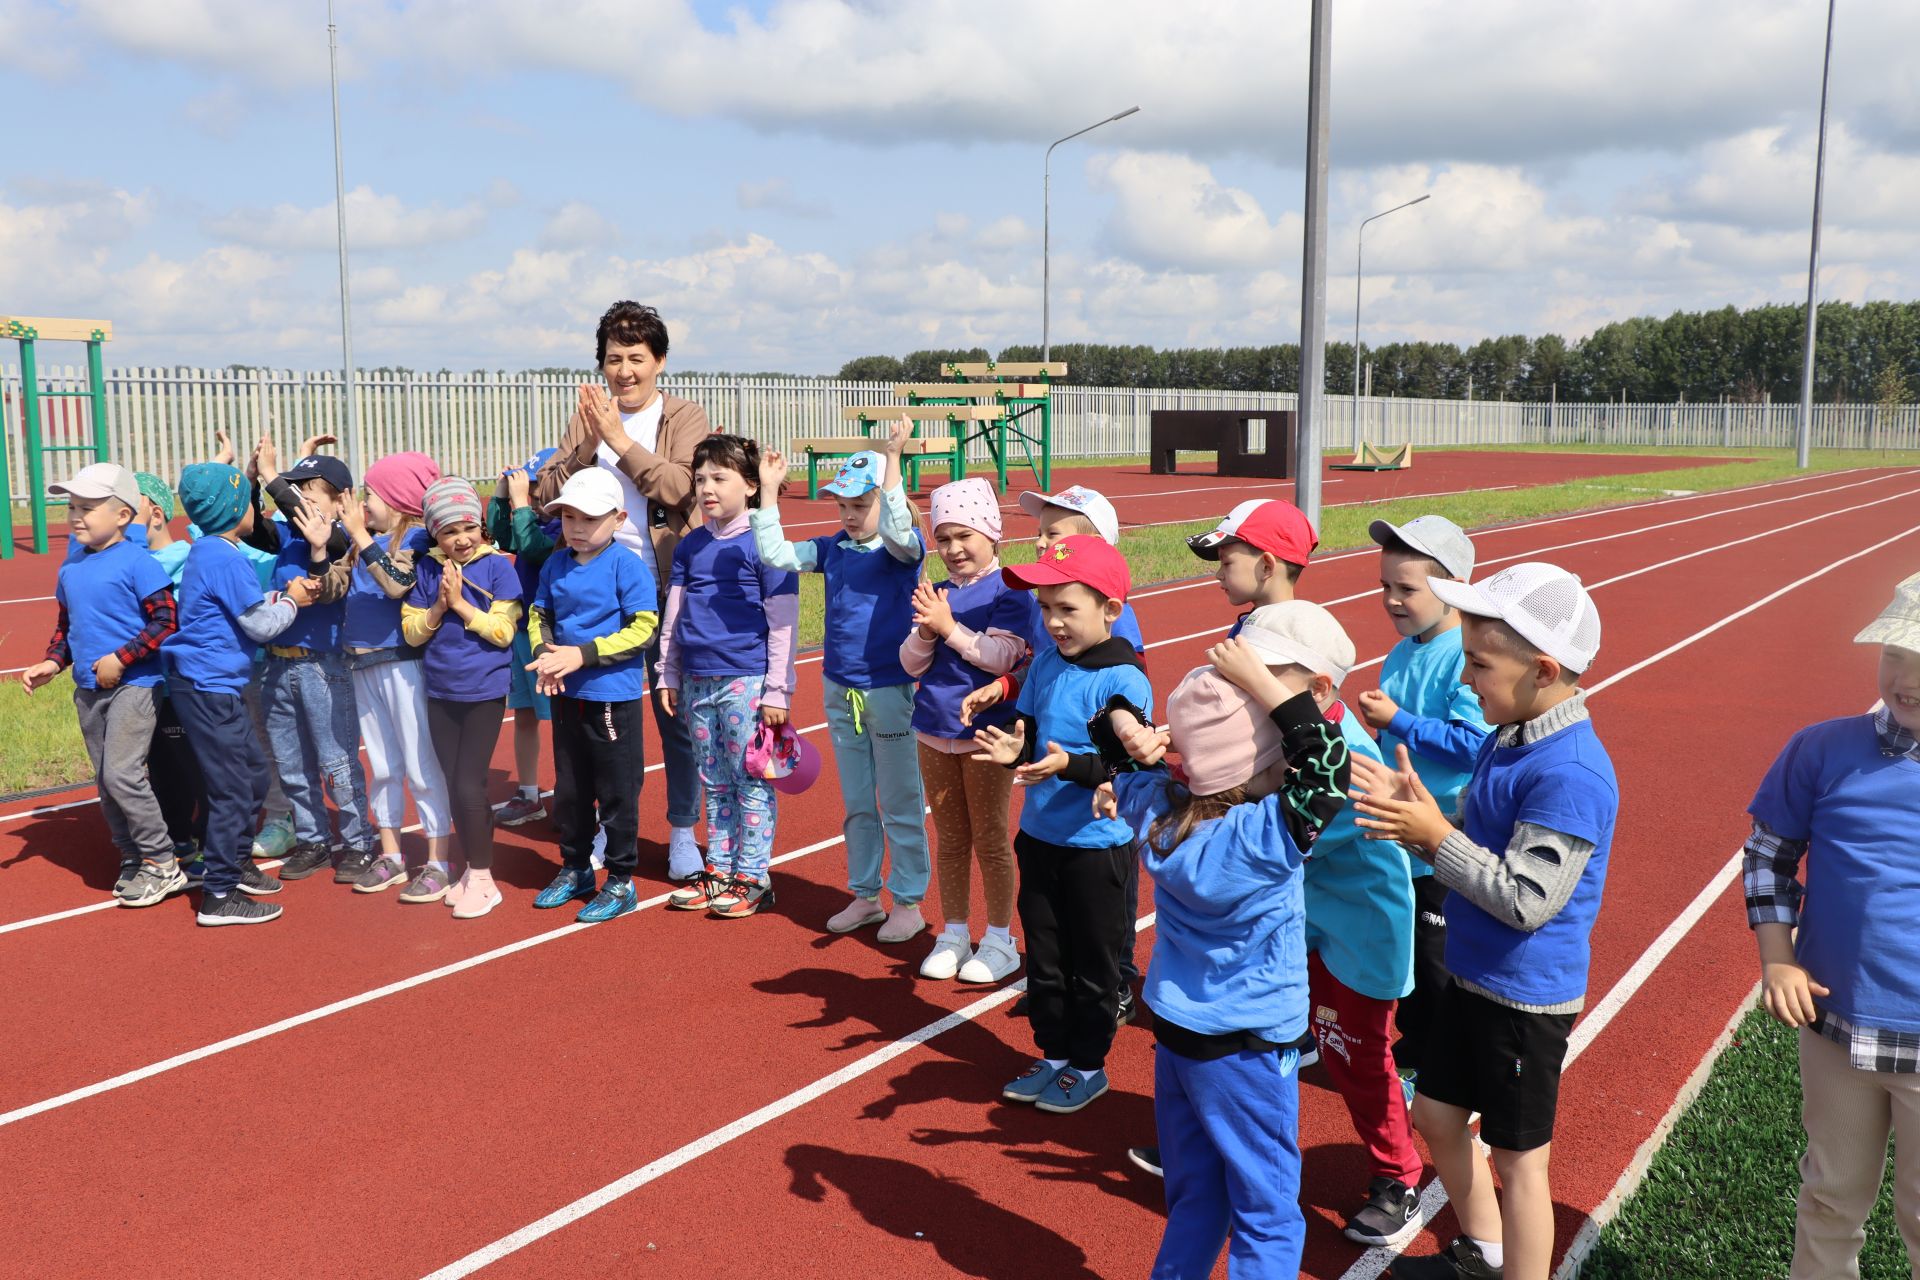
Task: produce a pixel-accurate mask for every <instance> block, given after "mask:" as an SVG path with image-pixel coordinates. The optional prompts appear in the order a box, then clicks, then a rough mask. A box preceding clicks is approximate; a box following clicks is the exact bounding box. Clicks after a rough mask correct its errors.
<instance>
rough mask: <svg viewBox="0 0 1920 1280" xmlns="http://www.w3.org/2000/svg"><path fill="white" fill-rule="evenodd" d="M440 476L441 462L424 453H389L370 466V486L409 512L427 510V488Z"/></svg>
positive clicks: (395, 507) (382, 496) (381, 499)
mask: <svg viewBox="0 0 1920 1280" xmlns="http://www.w3.org/2000/svg"><path fill="white" fill-rule="evenodd" d="M439 478H440V464H439V463H437V462H435V461H434V460H433V459H432V458H429V457H428V456H427V455H426V454H424V453H390V454H388V455H387V456H386V457H384V458H382V459H380V461H378V462H376V463H374V464H373V465H372V466H370V467H368V468H367V488H369V489H371V490H373V491H374V492H375V493H377V494H379V495H380V501H382V502H384V503H386V504H387V505H388V506H390V507H392V508H393V509H394V510H395V511H400V512H404V513H405V514H407V515H410V516H420V515H422V514H424V507H423V505H422V503H423V500H424V499H425V498H426V496H427V489H428V488H429V487H430V486H431V485H432V484H433V483H434V481H436V480H438V479H439Z"/></svg>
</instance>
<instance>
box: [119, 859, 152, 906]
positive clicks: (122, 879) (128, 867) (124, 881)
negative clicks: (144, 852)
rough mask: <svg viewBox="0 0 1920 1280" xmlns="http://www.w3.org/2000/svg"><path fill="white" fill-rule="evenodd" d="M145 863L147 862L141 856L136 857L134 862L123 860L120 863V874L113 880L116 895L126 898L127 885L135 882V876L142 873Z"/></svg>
mask: <svg viewBox="0 0 1920 1280" xmlns="http://www.w3.org/2000/svg"><path fill="white" fill-rule="evenodd" d="M144 865H146V864H145V863H144V862H142V861H141V860H140V859H139V858H135V859H134V860H133V861H132V862H123V863H121V864H120V874H119V875H118V876H115V877H114V881H113V896H114V897H116V898H124V897H126V896H127V886H128V885H130V884H132V883H133V880H134V877H135V876H137V875H139V874H140V868H141V867H142V866H144Z"/></svg>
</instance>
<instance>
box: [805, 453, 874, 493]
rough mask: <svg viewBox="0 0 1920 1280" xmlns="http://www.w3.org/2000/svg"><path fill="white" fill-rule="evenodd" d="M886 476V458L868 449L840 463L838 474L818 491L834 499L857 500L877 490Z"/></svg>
mask: <svg viewBox="0 0 1920 1280" xmlns="http://www.w3.org/2000/svg"><path fill="white" fill-rule="evenodd" d="M886 474H887V456H886V455H885V454H883V453H875V452H874V451H873V450H872V449H868V450H867V451H866V452H865V453H856V454H854V455H853V456H852V457H851V458H848V459H847V460H846V461H845V462H843V463H841V464H840V470H839V473H838V474H836V475H835V476H834V477H833V479H832V480H831V481H830V482H828V483H826V484H823V485H821V486H820V490H821V492H822V493H831V494H833V495H834V496H836V497H841V498H857V497H859V496H860V495H861V494H863V493H872V492H873V491H874V490H875V489H878V488H879V487H880V482H881V481H882V480H884V479H885V478H886Z"/></svg>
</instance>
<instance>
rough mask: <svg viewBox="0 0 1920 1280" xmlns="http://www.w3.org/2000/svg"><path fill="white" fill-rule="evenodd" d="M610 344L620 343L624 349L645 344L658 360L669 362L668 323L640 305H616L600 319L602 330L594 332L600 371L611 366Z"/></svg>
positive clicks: (624, 302)
mask: <svg viewBox="0 0 1920 1280" xmlns="http://www.w3.org/2000/svg"><path fill="white" fill-rule="evenodd" d="M609 342H617V343H619V344H620V345H621V346H623V347H630V346H633V345H634V344H635V343H645V344H646V348H647V350H649V351H651V352H653V358H654V359H655V360H665V359H666V358H667V322H666V321H664V320H662V319H661V318H660V313H659V312H658V311H655V310H654V309H653V308H652V307H643V306H641V305H640V304H639V303H637V302H627V301H620V302H616V303H614V304H613V305H612V306H610V307H608V308H607V313H606V314H605V315H603V316H601V317H600V327H599V328H598V329H595V330H594V331H593V364H594V367H595V368H596V369H597V368H599V367H600V366H601V365H603V364H605V363H606V362H607V343H609Z"/></svg>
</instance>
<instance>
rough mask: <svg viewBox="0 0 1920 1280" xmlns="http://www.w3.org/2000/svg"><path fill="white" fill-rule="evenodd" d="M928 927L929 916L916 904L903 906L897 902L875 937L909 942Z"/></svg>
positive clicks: (890, 941) (889, 941) (889, 940)
mask: <svg viewBox="0 0 1920 1280" xmlns="http://www.w3.org/2000/svg"><path fill="white" fill-rule="evenodd" d="M926 927H927V918H926V917H925V916H923V915H921V914H920V908H919V907H918V906H917V905H916V906H911V907H903V906H900V905H899V904H897V903H896V904H895V905H894V908H893V910H892V911H890V912H888V913H887V919H886V922H885V923H884V924H882V925H881V926H880V932H879V933H877V934H875V935H874V937H875V938H876V939H878V940H879V941H881V942H887V943H893V942H907V941H910V940H912V939H913V938H914V937H916V936H918V935H919V934H920V933H921V932H922V931H924V930H925V929H926Z"/></svg>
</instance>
